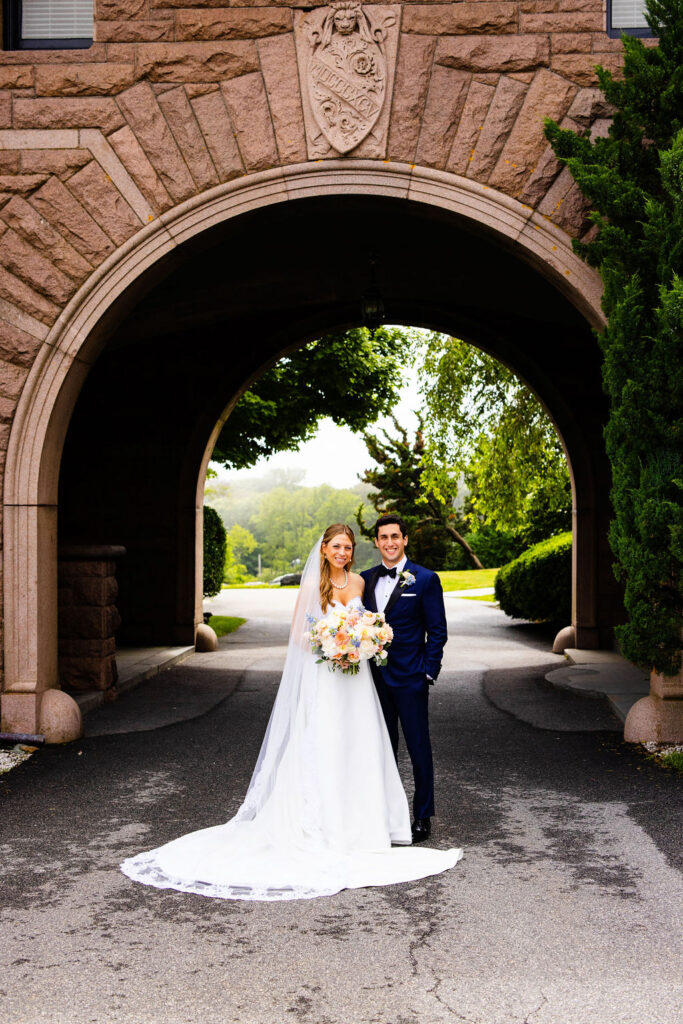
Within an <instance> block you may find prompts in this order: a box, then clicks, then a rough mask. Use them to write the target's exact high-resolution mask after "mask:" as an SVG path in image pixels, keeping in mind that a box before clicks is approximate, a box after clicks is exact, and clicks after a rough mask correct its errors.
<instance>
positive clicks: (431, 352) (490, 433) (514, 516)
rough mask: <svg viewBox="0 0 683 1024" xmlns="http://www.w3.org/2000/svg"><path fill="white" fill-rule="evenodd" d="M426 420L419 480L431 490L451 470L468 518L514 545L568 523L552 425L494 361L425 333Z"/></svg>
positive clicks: (438, 488)
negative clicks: (461, 481)
mask: <svg viewBox="0 0 683 1024" xmlns="http://www.w3.org/2000/svg"><path fill="white" fill-rule="evenodd" d="M420 384H421V387H420V390H421V394H422V398H423V415H424V416H425V419H426V422H427V424H428V426H427V429H426V434H427V442H426V447H425V456H424V467H425V472H424V476H423V483H424V485H425V486H426V488H427V489H428V490H429V492H430V493H431V494H433V495H435V496H441V497H444V496H445V495H446V494H448V493H449V492H450V490H451V489H452V479H453V475H455V476H456V477H458V476H464V478H465V480H466V482H467V485H468V487H469V489H470V508H469V512H470V518H471V521H472V524H473V529H476V525H477V523H482V524H484V525H488V526H495V527H496V529H498V530H499V531H501V532H502V533H504V534H507V536H508V538H510V537H515V538H518V540H519V542H521V545H522V547H525V546H528V545H530V544H534V543H536V542H537V541H540V540H543V539H545V538H546V537H549V536H552V535H554V534H557V533H561V532H562V531H563V530H566V529H568V528H569V527H570V526H571V507H572V502H571V487H570V482H569V472H568V469H567V462H566V459H565V455H564V451H563V449H562V445H561V443H560V439H559V437H558V435H557V432H556V430H555V428H554V426H553V424H552V422H551V420H550V418H549V417H548V414H547V413H546V412H545V410H544V409H543V407H542V405H541V404H540V402H539V401H538V399H537V398H536V397H535V395H534V394H533V393H532V392H531V391H530V390H529V388H527V387H526V386H525V385H524V384H522V383H521V381H519V380H518V378H517V377H515V375H514V374H513V373H512V372H511V371H510V370H508V369H507V368H506V367H505V366H503V364H502V363H499V362H498V361H497V360H496V359H493V358H492V357H491V356H488V355H486V353H484V352H481V351H480V350H478V349H476V348H474V347H473V346H472V345H468V344H467V343H466V342H464V341H460V340H458V339H457V338H449V337H448V336H446V335H443V334H436V333H435V334H431V335H429V336H428V338H427V339H426V341H425V343H424V347H423V350H422V351H421V353H420Z"/></svg>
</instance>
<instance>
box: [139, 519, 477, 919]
mask: <svg viewBox="0 0 683 1024" xmlns="http://www.w3.org/2000/svg"><path fill="white" fill-rule="evenodd" d="M354 549H355V537H354V534H353V531H352V530H351V528H350V527H349V526H346V525H345V524H343V523H334V524H333V525H332V526H328V528H327V529H326V530H325V533H324V534H323V537H322V540H321V541H319V542H318V543H316V544H315V546H314V548H313V550H312V551H311V554H310V555H309V557H308V561H307V562H306V566H305V568H304V572H303V575H302V579H301V586H300V589H299V596H298V599H297V604H296V608H295V611H294V618H293V621H292V627H291V631H290V637H289V646H288V649H287V659H286V662H285V667H284V672H283V674H282V679H281V682H280V686H279V689H278V694H277V697H276V700H275V704H274V706H273V710H272V713H271V716H270V721H269V723H268V728H267V729H266V734H265V737H264V740H263V744H262V746H261V751H260V754H259V756H258V760H257V762H256V767H255V768H254V773H253V775H252V777H251V782H250V784H249V788H248V790H247V794H246V797H245V799H244V802H243V804H242V806H241V807H240V809H239V810H238V812H237V814H236V815H235V817H234V818H232V819H231V820H230V821H228V822H227V823H225V824H223V825H216V826H214V827H212V828H205V829H201V830H200V831H199V832H191V833H189V834H188V835H184V836H181V837H180V838H179V839H174V840H173V841H172V842H170V843H166V845H165V846H161V847H159V848H158V849H155V850H150V851H149V852H147V853H141V854H138V855H137V856H135V857H132V858H129V859H128V860H126V861H124V862H123V864H122V865H121V868H122V870H123V872H124V873H125V874H126V875H127V876H128V877H129V878H132V879H133V880H134V881H137V882H143V883H144V884H146V885H153V886H156V887H157V888H160V889H178V890H180V891H181V892H190V893H199V894H201V895H204V896H214V897H219V898H222V899H237V900H292V899H312V898H313V897H316V896H331V895H333V894H334V893H336V892H339V891H340V890H341V889H357V888H361V887H363V886H369V885H390V884H393V883H396V882H407V881H410V880H411V879H416V878H424V877H425V876H427V875H434V874H438V873H439V872H441V871H445V870H447V869H448V868H451V867H453V866H454V865H455V864H456V863H457V861H458V860H459V859H460V857H461V856H462V850H459V849H451V850H445V851H441V850H430V849H425V848H424V847H422V848H420V849H417V848H411V847H410V843H411V831H410V815H409V811H408V802H407V799H406V795H405V792H404V790H403V786H402V784H401V780H400V778H399V775H398V769H397V767H396V762H395V760H394V756H393V753H392V749H391V744H390V741H389V735H388V733H387V730H386V726H385V724H384V718H383V716H382V710H381V708H380V704H379V699H378V697H377V694H376V692H375V687H374V684H373V681H372V676H371V673H370V668H369V665H368V662H367V661H363V662H361V664H360V666H359V672H358V674H356V675H348V674H346V673H341V672H337V671H334V672H333V671H331V670H330V668H329V666H328V664H327V663H325V662H323V663H317V662H316V656H315V655H314V654H313V653H312V651H311V647H310V643H309V640H308V632H309V629H310V621H311V618H315V619H318V618H320V616H321V615H324V614H325V613H326V612H327V611H328V609H329V608H330V607H334V606H337V605H345V606H348V605H351V604H356V605H361V604H362V596H363V588H364V581H363V579H362V578H361V577H360V576H358V575H356V574H355V573H352V572H350V571H349V569H350V566H351V564H352V562H353V554H354Z"/></svg>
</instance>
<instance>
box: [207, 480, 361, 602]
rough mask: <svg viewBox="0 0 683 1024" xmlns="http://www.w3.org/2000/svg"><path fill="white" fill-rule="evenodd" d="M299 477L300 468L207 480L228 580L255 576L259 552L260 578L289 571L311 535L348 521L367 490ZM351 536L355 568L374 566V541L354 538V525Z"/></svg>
mask: <svg viewBox="0 0 683 1024" xmlns="http://www.w3.org/2000/svg"><path fill="white" fill-rule="evenodd" d="M300 480H301V474H300V473H294V472H291V471H284V472H283V471H282V470H271V471H270V472H268V473H266V474H264V476H263V477H252V476H248V477H246V478H242V479H240V478H239V477H238V478H237V479H235V480H230V481H229V482H220V483H216V482H215V481H211V482H210V483H209V484H207V486H206V488H205V492H204V493H205V498H206V500H207V501H209V502H210V503H211V505H212V506H213V507H215V509H216V511H217V512H218V513H219V514H220V516H221V519H222V520H223V523H224V524H225V526H226V528H227V530H228V549H229V550H228V552H227V555H226V567H227V568H226V574H227V575H228V577H229V580H232V579H233V578H235V583H239V582H242V581H243V579H244V577H245V576H246V578H253V577H255V575H256V572H257V567H258V555H259V554H260V555H261V563H262V578H263V579H264V580H268V579H270V578H272V577H273V576H277V575H280V574H281V573H285V572H292V571H294V570H296V568H297V567H298V566H299V564H300V563H298V562H297V559H305V558H306V556H307V555H308V553H309V551H310V549H311V548H312V547H313V544H314V542H315V540H316V538H317V537H319V536H320V535H321V534H322V532H323V530H324V529H325V527H326V526H328V525H329V524H330V523H334V522H346V523H349V525H350V526H352V527H353V526H354V515H355V510H356V508H357V506H358V502H359V501H360V500H361V499H363V498H365V496H366V494H367V489H366V488H365V487H363V486H362V485H360V484H359V485H357V486H356V487H354V488H353V489H342V488H335V487H330V486H328V485H324V486H321V487H302V486H301V484H300ZM236 527H237V528H236ZM356 540H357V541H358V543H357V546H356V562H355V566H356V568H357V569H366V568H368V567H369V566H371V565H374V564H375V562H376V561H377V558H376V555H377V552H376V549H375V546H374V544H371V543H370V542H369V541H368V540H365V539H364V538H362V537H359V535H358V531H357V530H356ZM235 563H237V567H236V566H235ZM242 569H244V570H245V571H244V572H242Z"/></svg>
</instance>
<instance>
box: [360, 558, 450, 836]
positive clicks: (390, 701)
mask: <svg viewBox="0 0 683 1024" xmlns="http://www.w3.org/2000/svg"><path fill="white" fill-rule="evenodd" d="M380 568H381V566H379V565H378V566H375V568H374V569H366V570H365V571H364V572H362V573H361V576H362V577H363V579H364V580H365V594H364V597H363V604H364V605H365V607H366V608H368V609H369V610H371V611H377V602H376V600H375V586H376V584H377V581H378V579H379V571H380ZM403 571H404V572H405V571H407V572H411V573H412V574H413V576H414V577H415V582H414V583H412V584H411V585H410V586H401V582H402V581H401V579H400V578H399V579H397V581H396V586H395V587H394V589H393V590H392V592H391V595H390V597H389V600H388V602H387V606H386V608H385V609H384V615H385V617H386V620H387V622H388V623H389V625H390V626H391V628H392V629H393V631H394V639H393V641H392V643H391V645H390V647H389V649H388V655H389V656H388V658H387V662H386V665H385V666H384V667H383V668H379V667H378V666H377V665H375V664H374V663H371V668H372V675H373V678H374V680H375V686H376V688H377V694H378V696H379V700H380V704H381V705H382V711H383V713H384V719H385V721H386V723H387V729H388V731H389V738H390V739H391V745H392V747H393V749H394V754H395V755H398V723H399V722H400V723H401V729H402V731H403V736H404V738H405V741H406V747H407V748H408V753H409V755H410V760H411V761H412V765H413V777H414V779H415V796H414V799H413V814H414V816H415V818H431V817H432V815H433V814H434V767H433V762H432V746H431V741H430V739H429V718H428V706H429V683H428V681H427V676H430V677H431V679H432V680H435V679H436V678H437V676H438V674H439V671H440V669H441V658H442V656H443V649H444V646H445V644H446V641H447V639H448V628H447V625H446V612H445V609H444V603H443V590H442V587H441V581H440V579H439V577H438V576H437V575H436V573H435V572H432V571H431V569H425V568H423V567H422V566H421V565H415V563H414V562H411V561H410V560H408V561H407V562H406V564H405V566H404V569H403Z"/></svg>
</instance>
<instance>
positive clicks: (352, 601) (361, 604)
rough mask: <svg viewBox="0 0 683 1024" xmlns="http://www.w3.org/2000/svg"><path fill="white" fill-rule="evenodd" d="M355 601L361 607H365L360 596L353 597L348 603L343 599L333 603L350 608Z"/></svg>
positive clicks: (337, 606) (336, 605) (338, 606)
mask: <svg viewBox="0 0 683 1024" xmlns="http://www.w3.org/2000/svg"><path fill="white" fill-rule="evenodd" d="M354 601H357V602H358V604H359V605H360V607H361V608H362V607H363V599H362V598H361V597H358V596H356V597H352V598H351V600H350V601H349V603H348V604H344V603H343V602H342V601H333V602H332V604H333V605H334V606H335V607H336V608H350V607H351V605H352V604H353V603H354Z"/></svg>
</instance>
